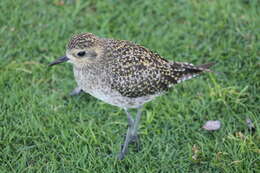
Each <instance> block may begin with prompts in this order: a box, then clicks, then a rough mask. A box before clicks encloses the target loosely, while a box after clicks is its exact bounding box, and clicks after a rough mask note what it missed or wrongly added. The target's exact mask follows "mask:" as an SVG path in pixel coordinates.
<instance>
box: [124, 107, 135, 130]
mask: <svg viewBox="0 0 260 173" xmlns="http://www.w3.org/2000/svg"><path fill="white" fill-rule="evenodd" d="M124 110H125V113H126V115H127V121H128V126H129V127H130V126H133V125H134V119H133V117H132V116H131V114H130V112H128V109H127V108H124Z"/></svg>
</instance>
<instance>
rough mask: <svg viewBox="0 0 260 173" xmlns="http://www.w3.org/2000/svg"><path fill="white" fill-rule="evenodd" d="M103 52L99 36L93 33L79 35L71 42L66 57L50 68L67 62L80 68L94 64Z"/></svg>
mask: <svg viewBox="0 0 260 173" xmlns="http://www.w3.org/2000/svg"><path fill="white" fill-rule="evenodd" d="M102 52H103V51H102V48H101V46H100V42H99V38H98V37H97V36H95V35H94V34H92V33H84V34H78V35H75V36H73V37H72V38H71V40H70V41H69V44H68V46H67V51H66V55H65V56H62V57H60V58H59V59H57V60H55V61H54V62H52V63H50V64H49V66H53V65H56V64H60V63H62V62H66V61H68V62H71V63H72V64H73V65H75V66H78V67H80V66H84V65H88V64H92V63H95V62H97V61H98V60H99V59H100V57H101V56H100V55H101V54H102Z"/></svg>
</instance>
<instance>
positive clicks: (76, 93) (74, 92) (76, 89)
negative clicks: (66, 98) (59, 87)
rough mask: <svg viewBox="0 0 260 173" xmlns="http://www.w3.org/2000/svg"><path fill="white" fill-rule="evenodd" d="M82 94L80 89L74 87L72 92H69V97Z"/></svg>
mask: <svg viewBox="0 0 260 173" xmlns="http://www.w3.org/2000/svg"><path fill="white" fill-rule="evenodd" d="M81 92H82V89H81V88H80V87H76V88H75V89H74V90H73V91H71V93H70V96H75V95H79V94H80V93H81Z"/></svg>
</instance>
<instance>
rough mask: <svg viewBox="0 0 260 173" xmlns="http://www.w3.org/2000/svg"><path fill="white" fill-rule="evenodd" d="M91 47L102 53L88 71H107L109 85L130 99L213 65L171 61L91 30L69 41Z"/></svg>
mask: <svg viewBox="0 0 260 173" xmlns="http://www.w3.org/2000/svg"><path fill="white" fill-rule="evenodd" d="M89 47H94V48H95V47H98V48H99V49H96V50H100V49H102V56H101V60H100V61H97V62H96V63H98V64H96V65H95V63H92V65H91V66H88V67H87V69H86V71H89V72H91V73H93V71H95V70H96V69H97V68H99V70H98V71H105V73H106V75H107V76H108V78H109V80H110V83H109V85H110V88H111V89H112V90H114V91H116V92H119V93H120V94H121V95H122V96H123V97H129V98H137V97H143V96H148V95H156V94H160V93H162V92H164V91H166V90H168V89H169V88H170V87H171V86H172V85H174V84H177V83H180V82H182V81H185V80H187V79H190V78H192V77H194V76H196V75H198V74H199V73H201V72H203V71H209V70H208V68H209V67H210V66H211V65H213V64H212V63H210V64H204V65H199V66H194V65H193V64H188V63H181V62H170V61H168V60H166V59H163V58H162V57H161V56H160V55H159V54H157V53H155V52H152V51H150V50H149V49H147V48H145V47H143V46H140V45H137V44H134V43H132V42H129V41H124V40H114V39H107V38H98V37H96V36H95V35H93V34H91V33H86V34H80V35H76V36H74V37H73V38H72V39H71V41H70V42H69V44H68V49H73V48H79V49H84V48H89ZM94 66H95V67H94ZM92 68H93V70H92V71H91V69H92ZM96 71H97V70H96ZM86 73H87V72H86ZM99 73H100V72H99ZM86 75H88V74H86ZM96 77H97V78H98V77H100V76H96ZM94 82H95V81H94Z"/></svg>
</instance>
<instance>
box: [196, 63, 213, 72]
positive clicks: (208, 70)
mask: <svg viewBox="0 0 260 173" xmlns="http://www.w3.org/2000/svg"><path fill="white" fill-rule="evenodd" d="M214 64H216V63H214V62H211V63H207V64H201V65H197V66H195V67H196V68H198V69H200V70H201V71H206V72H212V71H211V70H210V69H209V68H210V67H211V66H213V65H214Z"/></svg>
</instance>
